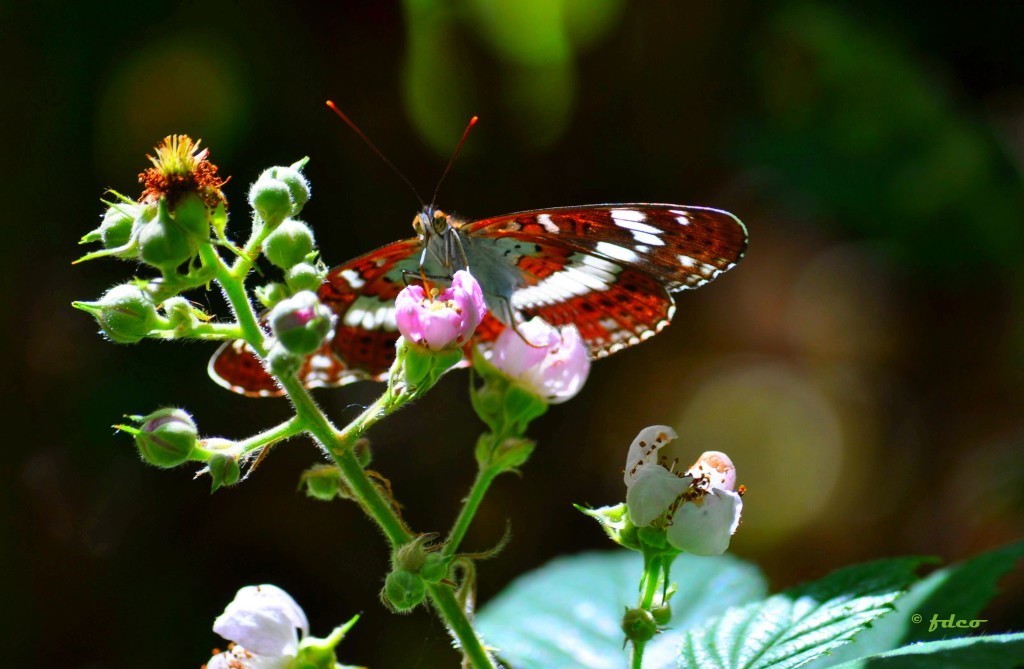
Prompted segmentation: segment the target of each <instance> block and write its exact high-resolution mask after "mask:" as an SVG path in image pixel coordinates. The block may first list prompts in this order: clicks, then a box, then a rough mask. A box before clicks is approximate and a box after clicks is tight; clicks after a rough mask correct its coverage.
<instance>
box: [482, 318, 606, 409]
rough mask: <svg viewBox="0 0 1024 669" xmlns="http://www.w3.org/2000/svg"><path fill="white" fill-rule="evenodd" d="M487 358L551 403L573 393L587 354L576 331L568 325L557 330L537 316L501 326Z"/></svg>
mask: <svg viewBox="0 0 1024 669" xmlns="http://www.w3.org/2000/svg"><path fill="white" fill-rule="evenodd" d="M516 330H518V332H516ZM524 339H525V340H527V341H529V342H530V343H527V341H524ZM531 344H532V346H531ZM490 362H491V364H492V365H494V366H495V367H497V368H498V369H500V370H501V371H502V372H504V373H505V374H506V375H508V376H509V377H511V378H512V379H514V380H516V381H518V382H519V383H521V384H522V385H523V386H525V387H526V388H527V389H529V390H530V391H531V392H533V393H534V394H535V395H537V396H539V397H542V398H544V399H545V400H546V401H547V402H549V403H551V404H560V403H562V402H565V401H566V400H569V399H572V398H573V397H575V396H576V394H577V393H578V392H579V391H580V389H581V388H583V384H584V382H586V380H587V375H588V374H589V373H590V356H589V355H588V353H587V347H586V345H585V344H584V343H583V339H582V338H581V337H580V333H579V331H578V330H577V329H576V328H575V327H574V326H571V325H569V326H565V327H562V328H561V329H560V330H559V329H556V328H554V327H552V326H551V325H548V324H547V323H545V322H544V321H543V320H541V319H540V318H533V319H532V320H529V321H527V322H525V323H520V324H519V325H518V326H517V327H516V329H512V328H506V329H505V330H503V331H502V333H501V334H500V335H499V336H498V339H497V341H495V342H494V348H493V349H492V350H491V353H490Z"/></svg>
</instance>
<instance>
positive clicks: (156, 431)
mask: <svg viewBox="0 0 1024 669" xmlns="http://www.w3.org/2000/svg"><path fill="white" fill-rule="evenodd" d="M198 444H199V432H198V430H197V428H196V424H195V421H193V420H192V417H191V416H189V415H188V414H187V413H185V412H184V411H182V410H181V409H159V410H157V411H154V412H153V413H151V414H149V415H148V416H146V417H145V418H143V419H142V424H141V425H140V426H139V429H138V432H137V433H136V434H135V445H136V446H137V447H138V449H139V454H140V455H141V456H142V459H143V460H145V461H146V462H148V463H149V464H151V465H155V466H157V467H162V468H165V469H170V468H171V467H177V466H178V465H180V464H182V463H184V462H187V461H188V459H189V456H191V455H192V452H193V451H194V450H195V448H196V446H197V445H198Z"/></svg>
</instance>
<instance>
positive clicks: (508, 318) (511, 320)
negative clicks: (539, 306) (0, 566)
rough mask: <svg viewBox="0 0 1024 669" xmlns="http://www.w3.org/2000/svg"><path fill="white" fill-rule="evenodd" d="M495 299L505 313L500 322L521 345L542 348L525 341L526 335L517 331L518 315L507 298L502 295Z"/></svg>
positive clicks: (527, 340)
mask: <svg viewBox="0 0 1024 669" xmlns="http://www.w3.org/2000/svg"><path fill="white" fill-rule="evenodd" d="M497 298H498V301H499V302H501V304H502V305H503V306H504V307H505V308H504V309H503V311H504V312H505V318H504V319H502V320H504V322H505V324H506V325H508V326H509V327H510V328H512V332H515V333H516V334H517V335H518V336H519V338H520V339H522V340H523V343H525V344H526V345H527V346H529V347H530V348H544V347H543V346H538V345H537V344H534V343H533V342H532V341H530V340H529V339H527V338H526V335H524V334H523V333H522V331H521V330H520V329H519V320H518V314H517V313H516V311H515V309H513V308H512V303H511V302H509V300H508V298H507V297H505V296H504V295H498V296H497Z"/></svg>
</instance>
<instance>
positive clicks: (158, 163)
mask: <svg viewBox="0 0 1024 669" xmlns="http://www.w3.org/2000/svg"><path fill="white" fill-rule="evenodd" d="M208 158H209V151H208V150H207V149H200V148H199V142H194V141H192V139H191V138H189V137H188V136H187V135H171V136H169V137H167V138H165V139H164V141H163V142H162V143H160V144H159V145H158V146H157V147H156V155H155V156H149V159H150V161H151V162H152V163H153V166H152V167H150V168H149V169H147V170H145V171H144V172H142V173H141V174H140V175H139V181H140V182H141V183H142V185H143V191H142V196H141V197H140V198H139V200H138V202H133V201H132V200H130V199H128V198H126V197H124V196H121V195H118V200H119V201H117V202H112V203H109V205H110V206H109V208H108V209H107V211H106V213H105V214H104V216H103V221H102V222H101V223H100V226H99V227H98V228H96V229H95V230H93V231H92V232H89V233H88V234H86V235H85V236H84V237H83V238H82V242H83V243H88V242H100V243H101V244H102V246H103V249H102V250H101V251H97V252H95V253H90V254H88V255H86V256H84V257H83V258H82V259H81V260H89V259H92V258H98V257H103V256H113V257H117V258H123V259H126V260H137V261H139V262H142V263H144V264H146V265H150V266H151V267H155V268H156V269H158V270H160V272H161V273H162V274H163V275H164V276H165V277H173V276H174V275H175V274H176V273H177V271H178V268H179V267H181V266H182V265H184V264H185V263H187V262H189V261H191V260H192V259H194V258H195V257H196V255H197V252H198V247H199V245H200V244H204V243H207V242H208V241H209V239H210V230H211V226H213V227H217V225H218V221H219V220H222V219H224V217H225V213H224V210H225V200H224V194H223V193H222V192H221V190H220V188H221V186H223V185H224V183H225V181H226V180H225V179H222V178H221V177H220V176H218V174H217V172H218V170H217V166H216V165H214V164H213V163H211V162H210V161H209V160H208ZM115 195H116V194H115Z"/></svg>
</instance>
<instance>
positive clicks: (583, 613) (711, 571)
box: [477, 551, 766, 669]
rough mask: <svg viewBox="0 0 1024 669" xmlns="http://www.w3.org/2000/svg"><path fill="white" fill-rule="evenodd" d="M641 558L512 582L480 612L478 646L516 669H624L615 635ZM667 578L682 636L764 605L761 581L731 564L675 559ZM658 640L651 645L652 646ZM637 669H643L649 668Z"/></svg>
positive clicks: (607, 557) (603, 555)
mask: <svg viewBox="0 0 1024 669" xmlns="http://www.w3.org/2000/svg"><path fill="white" fill-rule="evenodd" d="M642 571H643V558H642V557H641V556H640V555H639V554H638V553H634V552H631V551H614V552H592V553H583V554H580V555H575V556H572V557H562V558H558V559H555V560H552V561H551V562H549V563H547V564H546V565H544V566H543V567H540V568H539V569H536V570H534V571H532V572H530V573H528V574H526V575H524V576H521V577H520V578H518V579H516V580H515V581H513V582H512V584H511V585H509V587H507V588H506V589H505V590H504V591H503V592H502V593H501V594H499V595H498V596H497V597H496V598H495V599H494V600H493V601H491V602H489V603H488V604H487V606H485V607H484V608H483V610H482V611H480V613H479V615H478V616H477V623H478V625H479V629H480V631H481V634H482V635H483V638H484V640H485V642H486V643H487V644H488V645H489V646H492V647H494V648H497V649H498V654H499V655H500V656H501V657H502V658H503V659H505V660H506V661H507V662H508V663H509V664H510V665H511V666H514V667H515V668H516V669H570V668H571V669H578V668H579V667H587V668H588V669H625V667H627V666H628V657H629V656H628V650H624V649H623V643H622V642H623V638H624V637H623V634H622V629H621V628H620V626H619V625H620V623H621V621H622V614H623V612H624V610H625V608H626V606H627V605H629V606H632V605H635V604H636V601H637V597H638V594H639V593H638V592H637V588H638V586H639V583H640V574H641V572H642ZM672 574H673V576H674V580H675V581H676V583H678V585H679V591H678V592H677V593H676V595H675V596H674V597H673V598H672V602H673V604H675V610H676V614H675V616H674V617H673V619H672V622H671V624H670V627H671V628H673V629H676V630H686V629H689V628H690V627H693V626H694V625H697V624H699V623H700V622H701V621H703V620H704V619H706V618H707V617H708V616H709V615H710V616H714V615H717V614H719V613H722V612H723V611H725V610H726V609H728V608H729V607H730V606H737V605H740V604H745V603H747V602H750V601H754V600H757V599H760V598H761V597H764V595H765V591H766V588H765V582H764V577H762V576H761V574H760V572H759V571H758V570H757V568H756V567H754V566H753V565H751V564H748V563H746V562H743V561H741V560H738V559H736V558H734V557H731V556H722V557H720V558H702V557H695V556H691V555H682V556H680V557H679V559H678V560H676V562H675V564H674V566H673V568H672ZM668 636H669V635H661V636H659V637H658V638H656V639H655V641H654V642H653V643H652V644H650V646H649V648H650V650H652V651H653V650H655V649H656V647H658V646H659V643H660V642H661V639H662V638H665V639H666V641H668V640H669V639H667V637H668ZM654 666H657V665H654V664H652V663H649V662H647V661H645V662H644V667H645V669H650V668H651V667H654Z"/></svg>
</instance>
